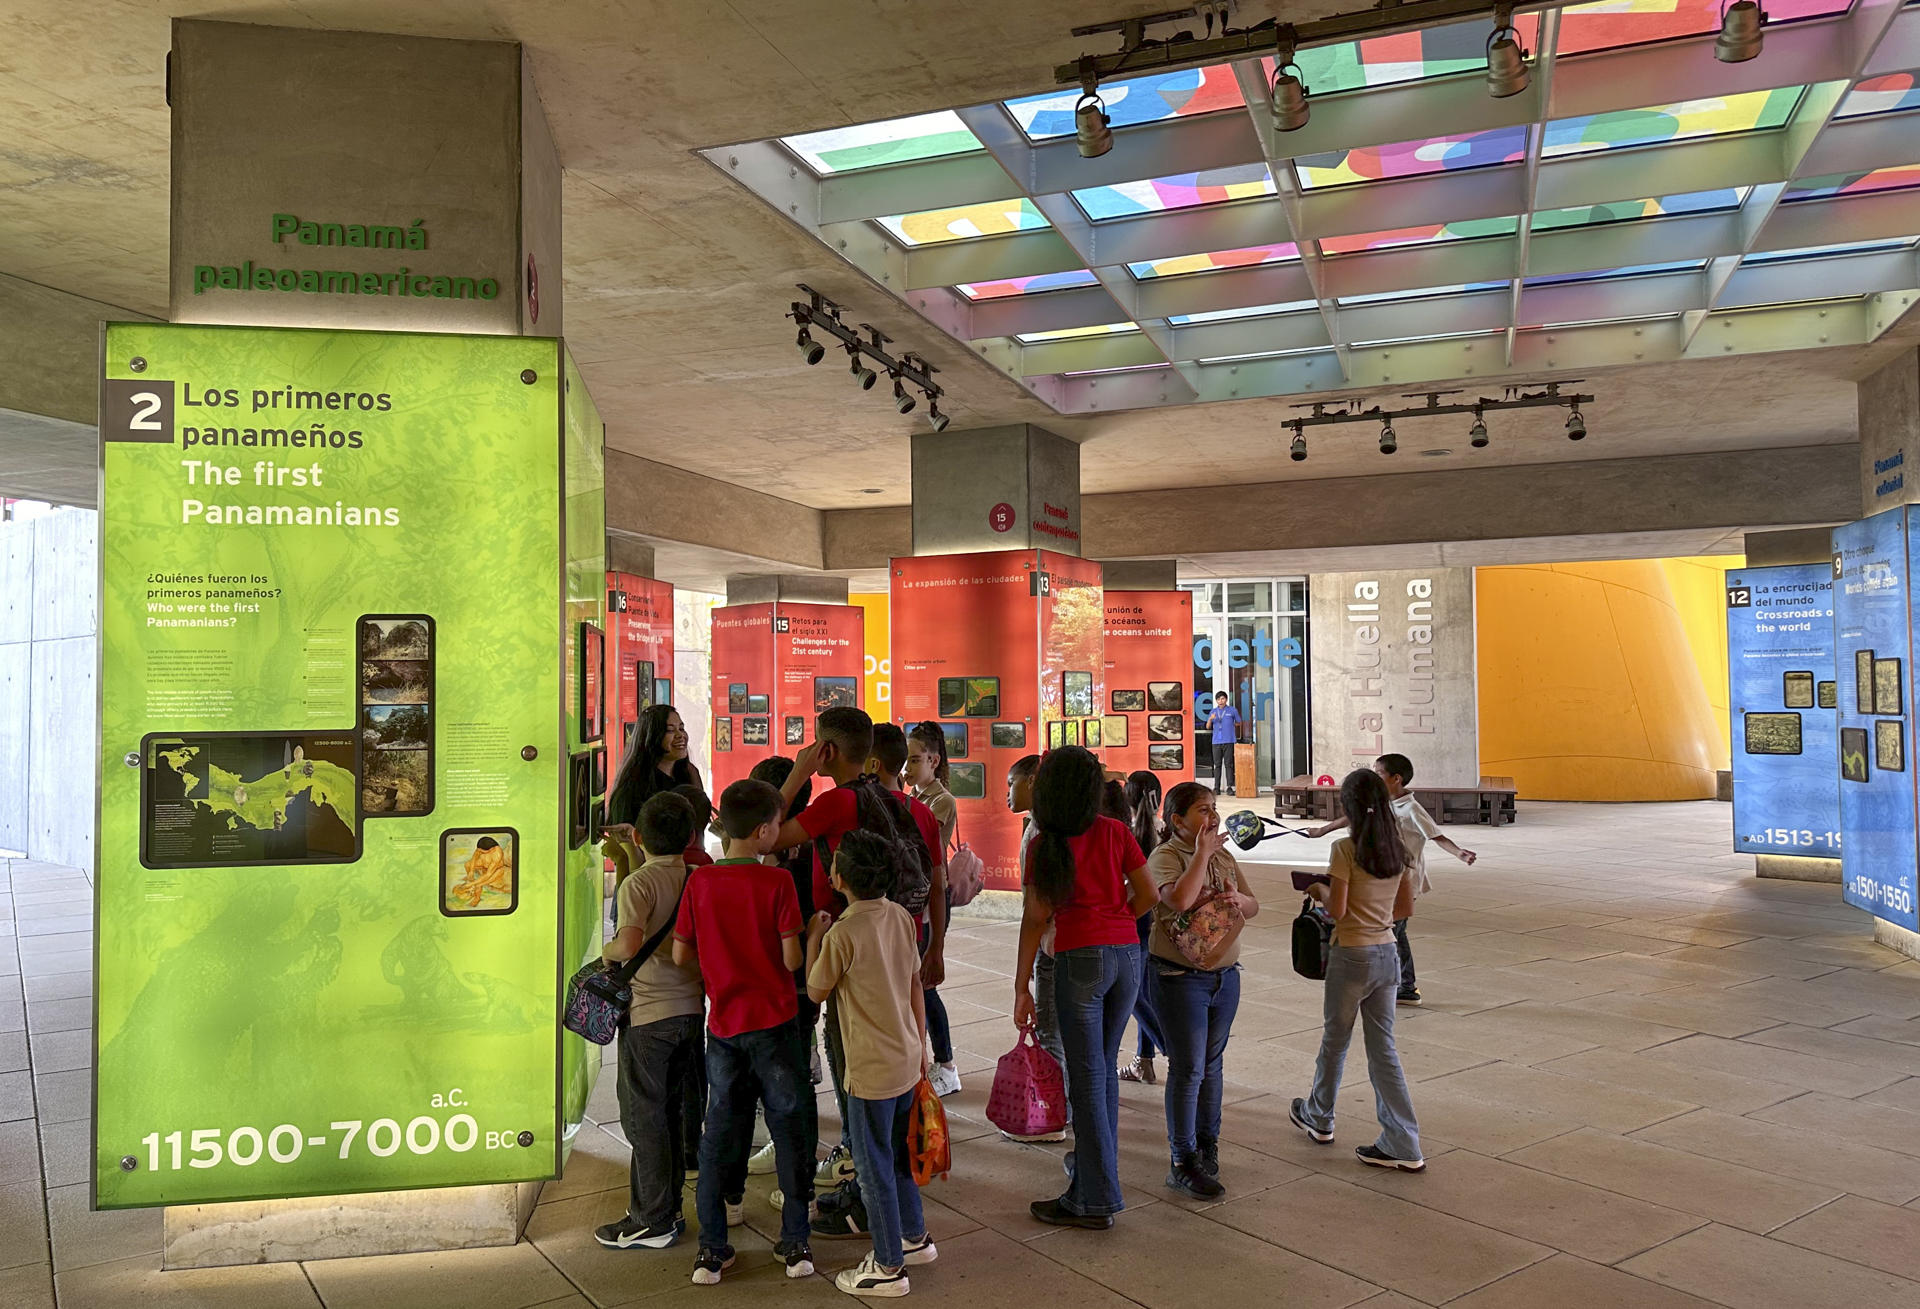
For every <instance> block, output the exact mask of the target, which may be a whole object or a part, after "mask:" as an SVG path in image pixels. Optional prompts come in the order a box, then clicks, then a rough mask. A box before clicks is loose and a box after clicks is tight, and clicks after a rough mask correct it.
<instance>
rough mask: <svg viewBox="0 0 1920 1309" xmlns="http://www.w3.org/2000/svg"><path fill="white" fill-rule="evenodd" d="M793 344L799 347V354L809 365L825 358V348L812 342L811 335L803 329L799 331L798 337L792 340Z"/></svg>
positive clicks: (816, 342) (814, 341)
mask: <svg viewBox="0 0 1920 1309" xmlns="http://www.w3.org/2000/svg"><path fill="white" fill-rule="evenodd" d="M793 343H794V344H795V345H797V346H799V347H800V354H801V356H802V357H803V358H805V359H806V361H807V363H808V364H809V365H811V364H817V363H819V362H820V361H821V360H822V359H825V358H826V357H827V347H825V346H824V345H821V344H820V343H819V342H818V341H816V340H814V339H813V333H812V332H809V331H808V330H807V329H806V328H804V327H803V328H801V329H800V335H799V336H797V337H795V338H794V342H793Z"/></svg>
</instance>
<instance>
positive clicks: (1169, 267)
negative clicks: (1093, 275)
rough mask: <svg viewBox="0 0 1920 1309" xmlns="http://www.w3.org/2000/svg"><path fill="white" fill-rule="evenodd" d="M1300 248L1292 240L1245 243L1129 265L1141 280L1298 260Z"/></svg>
mask: <svg viewBox="0 0 1920 1309" xmlns="http://www.w3.org/2000/svg"><path fill="white" fill-rule="evenodd" d="M1299 257H1300V247H1299V246H1297V245H1295V244H1293V243H1292V242H1291V241H1288V242H1285V243H1283V244H1280V245H1254V246H1245V247H1243V248H1241V249H1239V250H1216V251H1213V252H1212V253H1211V254H1199V255H1175V256H1174V257H1173V258H1171V259H1152V260H1148V261H1146V262H1144V263H1138V264H1128V265H1127V271H1128V272H1129V273H1132V274H1133V275H1134V276H1135V277H1136V278H1138V279H1139V280H1141V281H1143V282H1144V281H1147V280H1149V279H1151V278H1155V277H1179V276H1182V275H1183V274H1186V273H1212V272H1217V271H1219V270H1220V269H1222V268H1253V267H1256V266H1258V265H1260V264H1273V263H1280V262H1282V261H1283V260H1287V259H1298V258H1299Z"/></svg>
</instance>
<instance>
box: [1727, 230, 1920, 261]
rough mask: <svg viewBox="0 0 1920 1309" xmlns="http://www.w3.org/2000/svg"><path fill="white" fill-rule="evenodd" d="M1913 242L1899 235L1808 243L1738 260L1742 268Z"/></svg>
mask: <svg viewBox="0 0 1920 1309" xmlns="http://www.w3.org/2000/svg"><path fill="white" fill-rule="evenodd" d="M1912 243H1913V240H1912V238H1911V237H1900V238H1898V239H1896V240H1892V241H1852V242H1848V243H1846V244H1843V245H1809V246H1802V247H1801V248H1800V249H1798V250H1766V251H1762V252H1760V253H1758V254H1750V255H1748V256H1747V257H1746V258H1745V259H1742V260H1741V261H1740V266H1741V267H1742V268H1744V267H1746V266H1748V265H1749V264H1780V263H1786V262H1788V261H1789V260H1793V259H1817V258H1820V257H1823V256H1826V255H1857V254H1866V253H1868V252H1869V251H1875V250H1904V249H1906V248H1907V247H1908V246H1909V245H1911V244H1912Z"/></svg>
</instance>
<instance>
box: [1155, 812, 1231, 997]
mask: <svg viewBox="0 0 1920 1309" xmlns="http://www.w3.org/2000/svg"><path fill="white" fill-rule="evenodd" d="M1192 862H1193V842H1192V841H1191V840H1189V839H1187V838H1186V837H1184V836H1181V835H1179V834H1178V833H1175V834H1174V835H1173V836H1172V837H1171V838H1170V839H1169V840H1167V841H1166V842H1164V843H1163V844H1161V845H1157V846H1155V847H1154V850H1153V853H1152V854H1151V855H1149V856H1148V857H1147V875H1148V876H1149V877H1151V878H1153V881H1154V885H1156V886H1158V887H1160V888H1161V889H1162V890H1165V889H1166V888H1167V887H1169V886H1172V885H1173V884H1174V883H1175V882H1177V881H1179V880H1180V879H1181V878H1182V877H1185V876H1186V875H1187V865H1188V864H1190V863H1192ZM1206 877H1207V880H1206V884H1205V885H1204V886H1203V887H1202V888H1201V891H1200V900H1196V901H1194V903H1195V904H1196V905H1197V904H1199V903H1200V901H1201V900H1207V899H1211V898H1212V897H1213V896H1216V895H1218V894H1219V893H1220V892H1222V891H1238V892H1240V894H1242V895H1252V894H1253V889H1252V888H1251V887H1249V886H1248V885H1247V879H1246V877H1245V875H1244V874H1242V873H1241V871H1240V863H1239V861H1238V860H1237V859H1235V858H1234V857H1233V856H1232V855H1230V854H1228V853H1227V852H1226V851H1225V850H1220V851H1216V852H1215V854H1214V856H1213V858H1212V860H1210V861H1209V862H1208V864H1207V874H1206ZM1178 916H1179V915H1178V914H1177V913H1176V912H1175V911H1174V909H1173V908H1172V907H1171V906H1170V905H1168V904H1167V903H1166V902H1165V901H1161V902H1160V903H1158V904H1156V905H1154V907H1153V934H1152V935H1151V936H1149V937H1148V938H1147V953H1149V954H1151V955H1152V956H1153V957H1154V958H1156V959H1164V960H1166V961H1167V962H1168V963H1171V964H1178V965H1179V966H1180V967H1182V968H1192V967H1193V965H1192V964H1191V963H1189V962H1187V958H1186V956H1185V955H1182V954H1181V953H1180V951H1179V950H1177V949H1176V948H1174V944H1173V937H1172V936H1170V935H1169V934H1168V927H1169V924H1171V923H1172V922H1173V920H1174V919H1175V918H1177V917H1178ZM1243 935H1244V933H1243ZM1239 962H1240V937H1238V936H1236V937H1234V938H1233V943H1232V944H1230V945H1229V946H1227V948H1226V952H1225V953H1224V954H1222V955H1221V956H1220V958H1219V959H1218V960H1216V961H1215V962H1214V965H1213V971H1215V972H1219V971H1220V970H1222V969H1226V968H1231V967H1233V966H1234V965H1235V964H1237V963H1239Z"/></svg>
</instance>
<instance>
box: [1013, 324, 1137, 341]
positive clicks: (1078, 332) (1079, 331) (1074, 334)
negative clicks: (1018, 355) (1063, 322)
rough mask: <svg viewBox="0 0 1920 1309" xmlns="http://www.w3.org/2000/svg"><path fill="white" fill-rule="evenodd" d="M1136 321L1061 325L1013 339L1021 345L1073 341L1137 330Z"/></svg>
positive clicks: (1020, 335)
mask: <svg viewBox="0 0 1920 1309" xmlns="http://www.w3.org/2000/svg"><path fill="white" fill-rule="evenodd" d="M1139 330H1140V326H1139V324H1137V323H1102V324H1100V325H1099V326H1098V327H1063V328H1061V329H1060V330H1059V331H1057V332H1021V333H1020V334H1019V335H1017V336H1015V337H1014V338H1013V339H1014V340H1016V341H1018V342H1019V343H1020V344H1021V345H1037V344H1039V343H1040V342H1042V341H1074V340H1078V339H1079V338H1081V337H1086V336H1119V335H1120V334H1122V333H1124V332H1137V331H1139Z"/></svg>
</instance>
